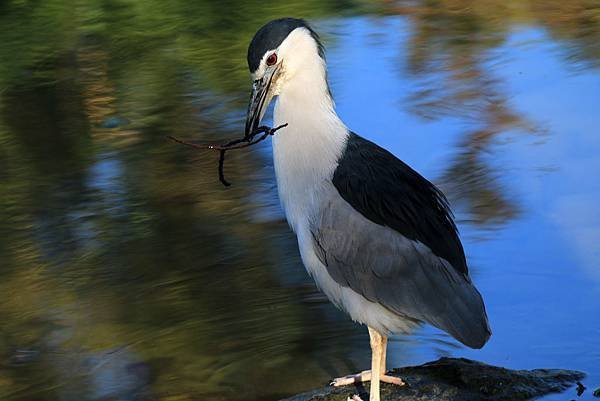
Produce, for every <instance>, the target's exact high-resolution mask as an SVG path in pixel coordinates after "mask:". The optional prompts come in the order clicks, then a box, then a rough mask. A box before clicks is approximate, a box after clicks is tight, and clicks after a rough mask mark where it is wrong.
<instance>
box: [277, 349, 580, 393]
mask: <svg viewBox="0 0 600 401" xmlns="http://www.w3.org/2000/svg"><path fill="white" fill-rule="evenodd" d="M392 375H395V376H400V377H402V379H404V381H405V382H407V383H408V385H406V386H402V387H399V386H393V385H390V384H387V383H381V401H417V400H419V401H427V400H435V401H459V400H460V401H475V400H477V401H519V400H530V399H533V398H536V397H540V396H542V395H545V394H549V393H555V392H560V391H564V390H566V389H567V388H569V387H571V386H573V385H574V384H575V383H576V382H577V381H578V380H581V379H582V378H583V377H584V376H585V375H584V374H583V373H581V372H577V371H572V370H562V369H535V370H510V369H505V368H500V367H497V366H491V365H486V364H484V363H481V362H477V361H472V360H469V359H462V358H461V359H456V358H441V359H439V360H437V361H434V362H429V363H426V364H424V365H420V366H410V367H406V368H400V369H394V370H393V371H392ZM368 390H369V383H364V384H357V385H350V386H345V387H325V388H322V389H318V390H313V391H310V392H307V393H303V394H299V395H296V396H294V397H291V398H287V399H285V400H284V401H346V399H347V398H348V397H349V396H351V395H352V394H359V395H360V396H361V398H362V399H363V400H368V399H369V397H368Z"/></svg>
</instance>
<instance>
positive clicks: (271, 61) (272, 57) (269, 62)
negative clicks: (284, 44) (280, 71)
mask: <svg viewBox="0 0 600 401" xmlns="http://www.w3.org/2000/svg"><path fill="white" fill-rule="evenodd" d="M276 62H277V54H275V53H271V55H270V56H269V57H267V65H273V64H275V63H276Z"/></svg>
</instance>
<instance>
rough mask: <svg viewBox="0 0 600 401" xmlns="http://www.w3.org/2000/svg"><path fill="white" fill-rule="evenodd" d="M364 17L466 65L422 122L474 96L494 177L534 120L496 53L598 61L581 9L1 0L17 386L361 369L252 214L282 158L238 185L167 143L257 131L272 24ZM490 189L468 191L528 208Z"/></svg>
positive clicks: (3, 290)
mask: <svg viewBox="0 0 600 401" xmlns="http://www.w3.org/2000/svg"><path fill="white" fill-rule="evenodd" d="M365 10H368V11H370V12H373V13H382V14H401V15H405V16H407V17H408V18H410V20H411V22H412V31H413V33H412V35H411V42H410V43H409V53H408V56H407V57H408V65H409V68H410V69H411V71H412V72H413V73H414V74H415V76H416V79H423V78H425V79H426V78H427V76H428V74H436V73H439V72H440V71H447V72H448V81H447V85H446V88H447V90H439V91H436V92H435V93H434V94H433V96H434V97H433V98H432V97H431V96H432V93H433V92H432V91H431V89H432V87H431V85H433V83H431V82H430V83H426V84H425V86H426V87H425V89H424V91H423V92H419V93H416V94H415V98H414V105H415V107H414V108H413V110H412V111H413V112H415V113H417V114H420V115H422V116H423V117H425V118H438V117H439V115H440V113H441V114H443V112H444V111H445V110H449V108H450V106H449V105H453V106H452V107H456V105H457V104H458V105H460V108H461V109H463V110H469V111H470V112H473V113H480V114H478V116H479V118H480V119H481V120H484V121H486V122H488V125H487V126H486V130H483V131H481V132H476V133H472V135H470V136H468V138H467V141H466V142H467V144H466V145H465V149H466V151H465V155H466V156H465V159H464V160H463V161H460V160H459V161H458V162H457V166H456V167H454V170H451V173H450V175H452V176H453V177H454V180H455V181H456V180H457V178H456V177H457V176H458V177H459V178H460V174H462V173H461V171H464V170H469V171H472V170H477V169H479V168H473V167H469V166H472V165H471V164H469V163H474V165H476V161H474V160H476V159H477V156H476V152H477V151H478V150H480V149H481V144H482V142H483V143H485V142H486V141H489V138H490V137H492V136H493V135H494V134H495V133H499V132H502V131H505V130H506V129H508V128H509V127H512V126H521V127H527V124H526V122H523V121H521V120H520V118H519V117H518V116H516V115H514V113H512V112H511V111H510V110H509V109H508V108H507V107H506V106H505V105H504V104H505V103H506V99H505V98H503V97H502V96H503V95H502V93H501V91H500V90H498V86H500V85H501V83H496V82H493V81H492V80H491V78H489V77H488V76H487V75H486V71H485V66H484V65H482V64H481V58H480V57H481V55H482V54H483V53H484V52H485V51H487V50H489V49H493V48H494V47H496V46H498V45H500V44H501V43H502V42H503V40H504V39H505V37H506V35H507V34H508V31H509V29H511V27H512V26H514V25H516V24H541V25H542V26H544V27H546V28H547V29H548V31H549V32H550V33H551V35H553V36H554V37H556V38H557V40H565V41H567V42H568V43H570V44H571V46H570V47H569V49H570V51H569V53H568V54H566V56H567V57H569V58H574V59H576V60H579V61H581V60H582V61H585V62H586V63H589V64H591V65H597V63H598V56H599V52H598V44H599V43H600V28H599V25H600V23H599V18H600V13H599V12H598V9H597V8H594V7H593V6H592V3H591V2H585V1H576V2H564V1H561V2H558V1H554V2H553V1H551V2H548V1H545V2H540V1H530V2H517V1H514V2H505V1H504V2H501V1H487V2H484V3H481V2H478V3H477V5H475V4H474V3H471V2H467V1H433V2H410V3H406V4H404V3H403V2H398V3H388V2H382V3H381V4H378V3H377V4H362V3H361V4H357V3H354V2H348V1H327V2H323V1H316V0H314V1H308V2H307V1H302V2H299V1H293V2H285V4H283V3H281V4H279V5H276V6H274V5H268V4H265V2H258V1H251V2H245V1H244V2H241V1H219V2H214V1H211V2H189V1H185V2H184V1H173V2H162V1H141V0H139V1H78V2H74V3H69V2H63V1H54V0H49V1H43V2H32V1H9V2H4V3H2V5H0V60H2V62H0V96H1V98H0V102H1V104H0V261H1V263H0V274H2V278H3V279H2V281H1V282H0V294H2V302H0V321H2V322H3V323H2V328H1V330H0V360H1V362H0V398H2V399H15V400H21V399H22V400H32V399H36V400H54V399H57V398H59V397H60V398H62V399H77V400H79V399H102V398H108V399H113V398H119V399H135V398H138V399H139V398H144V397H148V398H152V397H154V398H159V399H165V400H187V399H206V398H211V399H213V398H214V399H258V398H268V399H273V398H276V397H277V396H278V395H283V394H290V393H293V392H295V391H300V390H302V389H306V388H308V387H311V386H314V385H316V384H319V383H322V382H324V381H326V380H327V378H329V377H330V376H331V375H332V371H334V370H335V369H332V368H331V366H326V365H328V364H329V365H344V364H348V363H351V362H349V361H348V360H347V359H346V358H345V355H346V354H347V353H349V351H350V349H351V347H352V346H353V344H354V342H353V339H352V335H351V336H350V337H349V338H345V337H343V336H341V335H340V333H347V332H350V329H351V328H352V327H353V326H352V325H351V323H350V322H347V321H342V322H339V321H337V319H338V318H339V316H338V315H336V316H334V317H331V316H329V315H328V314H327V311H329V309H327V308H328V307H324V308H322V307H321V306H320V305H321V301H322V300H321V298H317V302H313V300H314V297H315V293H314V290H313V289H312V287H308V288H307V287H306V281H305V278H304V276H303V275H302V272H300V274H299V277H300V278H296V277H297V276H294V273H291V272H292V271H296V270H300V269H301V267H300V262H299V259H298V256H297V251H296V248H295V243H294V238H293V237H292V235H291V234H290V233H289V232H288V230H287V228H286V227H285V225H284V224H282V223H281V222H279V221H277V222H265V221H261V220H259V219H257V218H256V217H255V213H256V211H257V210H258V209H259V208H260V206H261V205H259V204H258V202H257V201H256V199H255V197H254V195H255V194H254V192H255V191H256V188H257V187H259V186H260V185H261V183H263V182H264V181H265V180H266V179H268V177H265V174H263V173H261V172H260V171H261V166H262V165H263V164H264V160H262V159H261V158H260V156H259V155H258V154H257V152H246V153H240V154H235V155H231V158H230V163H229V164H228V175H229V177H230V178H231V179H232V181H233V182H235V183H236V184H237V185H234V186H233V187H232V188H231V189H228V190H224V189H222V188H221V187H219V185H218V184H216V175H215V174H216V172H215V161H216V160H215V158H214V157H210V156H198V155H196V154H191V153H190V152H189V151H187V150H186V149H182V148H180V147H177V146H174V145H173V144H171V143H169V142H167V141H166V140H165V139H164V136H165V135H176V136H184V137H185V136H190V135H191V134H192V133H193V135H194V137H196V138H202V139H205V140H211V141H216V140H221V139H223V138H224V137H226V136H235V135H236V134H239V132H231V131H230V130H229V129H228V128H227V127H228V126H230V125H231V124H230V120H233V122H234V123H236V124H237V126H241V122H240V121H239V120H240V113H239V110H240V109H239V107H240V106H241V105H243V102H244V101H245V100H246V95H247V90H248V89H247V87H248V82H247V80H248V77H247V70H246V66H245V52H246V46H247V43H248V41H249V39H250V38H251V36H252V34H253V33H254V32H255V30H256V29H257V27H259V26H260V25H262V24H263V23H264V22H265V21H267V20H269V19H272V18H275V17H279V16H283V15H301V16H303V17H306V18H314V19H316V18H330V17H335V16H339V15H340V13H347V12H354V13H358V12H365ZM215 99H218V102H215ZM219 102H220V103H222V104H217V105H215V103H219ZM482 106H485V107H482ZM482 110H483V111H482ZM232 115H233V117H232ZM465 166H466V167H465ZM257 171H258V172H257ZM467 178H468V177H467ZM480 181H481V182H483V181H486V182H487V181H489V180H480ZM492 192H493V191H491V190H489V189H488V188H484V189H483V190H481V191H480V192H477V191H475V192H474V193H473V194H472V197H473V198H474V199H475V200H476V201H479V202H483V203H484V204H488V205H489V204H493V207H491V208H489V210H491V211H492V212H494V213H498V211H500V212H501V213H500V218H509V217H510V216H512V215H513V214H514V211H513V210H512V209H511V206H510V205H505V206H502V207H501V208H498V207H497V205H498V202H499V200H498V195H496V194H492V195H489V194H490V193H492ZM486 196H488V197H491V198H493V199H491V200H490V199H488V198H486ZM500 200H501V199H500ZM473 208H476V207H473ZM492 212H488V213H492ZM474 213H476V212H474ZM484 214H485V212H484ZM491 218H498V216H497V215H492V216H487V215H485V216H483V217H481V220H482V221H487V220H486V219H491ZM282 276H284V277H282ZM290 277H291V278H290ZM282 283H285V284H282ZM313 304H314V305H315V306H314V307H313V306H311V305H313ZM307 305H308V306H307ZM308 311H310V313H307V312H308ZM353 330H355V331H353V333H356V332H357V330H359V329H358V328H355V329H353ZM323 361H326V363H324V362H323ZM343 370H345V371H350V370H353V369H351V368H343Z"/></svg>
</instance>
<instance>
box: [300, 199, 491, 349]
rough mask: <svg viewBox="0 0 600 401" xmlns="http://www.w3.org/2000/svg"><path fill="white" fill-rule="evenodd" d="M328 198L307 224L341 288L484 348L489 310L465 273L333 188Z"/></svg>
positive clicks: (488, 331) (317, 250)
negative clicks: (360, 210) (367, 214)
mask: <svg viewBox="0 0 600 401" xmlns="http://www.w3.org/2000/svg"><path fill="white" fill-rule="evenodd" d="M328 192H329V191H328ZM325 198H326V199H325V200H324V203H323V204H322V205H321V207H320V208H318V210H319V211H318V213H317V214H316V215H315V216H313V217H312V218H311V220H310V223H309V224H310V231H311V234H312V239H313V243H314V249H315V252H316V254H317V257H318V258H319V260H320V261H321V262H322V263H323V264H324V265H325V266H326V267H327V271H328V272H329V274H330V275H331V276H332V278H333V279H334V280H335V281H336V282H337V283H339V284H340V285H342V286H345V287H349V288H351V289H352V290H354V291H355V292H357V293H359V294H361V295H362V296H364V297H365V298H366V299H368V300H369V301H372V302H377V303H379V304H381V305H383V306H384V307H386V308H387V309H389V310H390V311H392V312H394V313H397V314H398V315H400V316H408V317H410V318H413V319H416V320H419V321H423V322H427V323H429V324H431V325H433V326H435V327H438V328H439V329H441V330H444V331H446V332H448V333H449V334H450V335H452V336H453V337H454V338H456V339H457V340H459V341H460V342H462V343H464V344H465V345H468V346H470V347H473V348H481V347H482V346H483V345H484V344H485V342H486V341H487V339H488V338H489V336H490V334H491V331H490V329H489V325H488V321H487V315H486V312H485V307H484V304H483V300H482V298H481V295H480V294H479V292H478V291H477V289H476V288H475V287H474V286H473V284H472V283H471V280H470V279H469V278H468V276H467V275H466V274H464V273H461V272H459V271H457V270H456V269H454V268H453V267H452V266H451V265H450V263H449V262H447V261H446V260H444V259H443V258H440V257H438V256H436V255H435V254H434V253H433V252H432V251H431V250H430V249H429V248H428V247H427V246H425V245H424V244H422V243H420V242H418V241H413V240H410V239H408V238H406V237H404V236H403V235H401V234H400V233H398V232H397V231H395V230H393V229H391V228H389V227H386V226H382V225H379V224H376V223H373V222H372V221H370V220H368V219H366V218H365V217H363V216H362V215H361V214H360V213H358V212H357V211H356V210H354V209H353V208H352V206H350V204H349V203H348V202H346V201H345V200H344V199H342V198H341V197H340V196H339V194H338V193H337V191H335V190H334V189H332V191H331V192H329V194H328V195H327V196H326V197H325Z"/></svg>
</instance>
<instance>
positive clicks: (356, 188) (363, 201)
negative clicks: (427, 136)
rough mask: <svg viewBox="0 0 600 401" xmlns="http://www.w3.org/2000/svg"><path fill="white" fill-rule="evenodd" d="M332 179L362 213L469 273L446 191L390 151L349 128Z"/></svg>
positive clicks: (457, 268)
mask: <svg viewBox="0 0 600 401" xmlns="http://www.w3.org/2000/svg"><path fill="white" fill-rule="evenodd" d="M333 185H334V186H335V187H336V188H337V190H338V192H339V193H340V195H341V196H342V198H344V200H346V202H348V203H349V204H350V205H351V206H352V207H353V208H354V209H356V210H357V211H358V212H360V213H361V214H362V215H363V216H364V217H366V218H367V219H369V220H371V221H372V222H374V223H377V224H380V225H383V226H387V227H390V228H392V229H394V230H396V231H398V232H399V233H400V234H402V235H403V236H405V237H407V238H409V239H411V240H414V241H419V242H421V243H423V244H425V245H426V246H428V247H429V248H430V249H431V250H432V251H433V253H435V254H436V255H437V256H439V257H441V258H444V259H446V260H447V261H448V262H450V264H451V265H452V266H453V267H454V268H455V269H456V270H457V271H458V272H460V273H463V274H464V275H465V276H467V274H468V269H467V263H466V260H465V254H464V250H463V247H462V245H461V243H460V239H459V238H458V233H457V229H456V225H455V224H454V221H453V220H452V212H451V211H450V208H449V206H448V201H447V200H446V197H445V196H444V194H442V192H441V191H440V190H439V189H437V188H436V187H435V186H434V185H433V184H432V183H431V182H429V181H427V180H426V179H425V178H423V177H422V176H421V175H420V174H419V173H417V172H416V171H414V170H413V169H412V168H410V167H409V166H408V165H407V164H405V163H404V162H403V161H401V160H400V159H398V158H396V157H395V156H394V155H393V154H391V153H390V152H388V151H387V150H385V149H383V148H381V147H379V146H377V145H376V144H374V143H373V142H370V141H368V140H366V139H364V138H362V137H360V136H358V135H356V134H355V133H350V137H349V138H348V143H347V146H346V149H345V151H344V153H343V155H342V156H341V157H340V160H339V164H338V167H337V168H336V170H335V172H334V175H333Z"/></svg>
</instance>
